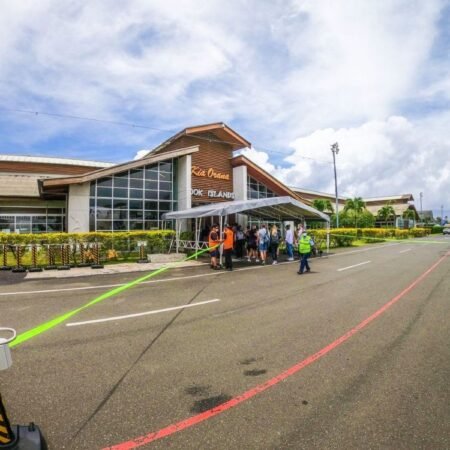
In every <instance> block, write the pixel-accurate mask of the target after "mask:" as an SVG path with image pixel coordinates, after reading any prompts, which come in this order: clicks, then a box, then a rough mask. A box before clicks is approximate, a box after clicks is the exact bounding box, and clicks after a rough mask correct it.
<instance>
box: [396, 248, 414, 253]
mask: <svg viewBox="0 0 450 450" xmlns="http://www.w3.org/2000/svg"><path fill="white" fill-rule="evenodd" d="M411 250H412V249H411V248H407V249H406V250H402V251H401V252H399V253H406V252H409V251H411Z"/></svg>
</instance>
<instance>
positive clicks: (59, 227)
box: [47, 223, 63, 233]
mask: <svg viewBox="0 0 450 450" xmlns="http://www.w3.org/2000/svg"><path fill="white" fill-rule="evenodd" d="M62 230H63V226H62V224H60V223H52V224H50V223H49V224H48V226H47V232H48V233H52V232H55V231H62Z"/></svg>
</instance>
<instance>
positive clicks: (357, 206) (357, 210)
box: [344, 197, 366, 227]
mask: <svg viewBox="0 0 450 450" xmlns="http://www.w3.org/2000/svg"><path fill="white" fill-rule="evenodd" d="M365 209H366V204H365V203H364V200H363V199H362V198H361V197H355V198H349V199H348V200H347V201H346V202H345V206H344V212H345V213H349V212H353V215H354V220H355V227H356V226H357V222H358V216H359V215H360V214H361V213H362V212H363V211H364V210H365Z"/></svg>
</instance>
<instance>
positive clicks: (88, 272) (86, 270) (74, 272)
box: [23, 260, 207, 280]
mask: <svg viewBox="0 0 450 450" xmlns="http://www.w3.org/2000/svg"><path fill="white" fill-rule="evenodd" d="M205 264H207V263H205V262H204V261H192V260H190V261H180V262H170V263H146V264H138V263H132V262H131V263H121V264H109V265H105V267H104V268H103V269H92V268H91V267H74V268H72V269H70V270H44V271H42V272H27V273H26V275H25V276H24V278H23V279H25V280H36V279H41V278H74V277H86V276H93V275H107V274H117V273H129V272H151V271H153V270H157V269H160V268H161V267H166V266H169V267H172V268H178V267H192V266H204V265H205Z"/></svg>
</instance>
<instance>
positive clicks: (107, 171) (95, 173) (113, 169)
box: [42, 146, 198, 189]
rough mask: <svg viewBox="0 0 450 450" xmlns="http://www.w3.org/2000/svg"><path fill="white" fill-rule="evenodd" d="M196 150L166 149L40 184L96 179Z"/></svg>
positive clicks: (45, 186) (62, 183) (61, 183)
mask: <svg viewBox="0 0 450 450" xmlns="http://www.w3.org/2000/svg"><path fill="white" fill-rule="evenodd" d="M196 152H198V146H193V147H187V148H182V149H177V150H173V151H168V152H165V153H163V154H161V155H154V154H153V153H151V154H150V155H148V156H146V157H144V158H141V159H137V160H136V161H130V162H127V163H123V164H118V165H117V166H113V167H108V168H106V169H100V170H95V171H93V172H89V173H87V174H85V175H82V176H78V177H68V178H54V179H48V180H43V181H42V186H43V188H44V189H45V188H52V187H55V186H66V185H69V184H80V183H86V182H87V181H92V180H96V179H97V178H103V177H109V176H111V175H114V174H116V173H120V172H123V171H124V170H128V169H135V168H138V167H141V166H146V165H148V164H152V163H156V162H158V161H165V160H167V159H170V158H178V157H180V156H185V155H190V154H192V153H196Z"/></svg>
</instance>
